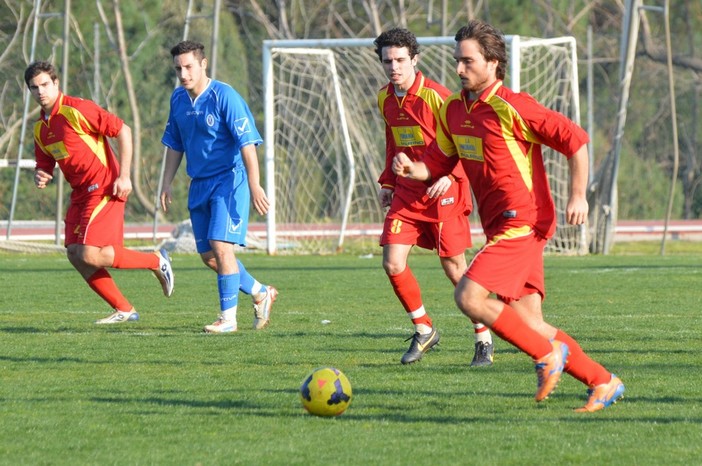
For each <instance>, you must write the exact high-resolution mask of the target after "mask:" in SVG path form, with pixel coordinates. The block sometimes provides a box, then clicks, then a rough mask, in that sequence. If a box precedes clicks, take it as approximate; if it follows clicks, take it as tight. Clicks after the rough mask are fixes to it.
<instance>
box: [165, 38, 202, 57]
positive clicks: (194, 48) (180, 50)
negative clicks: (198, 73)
mask: <svg viewBox="0 0 702 466" xmlns="http://www.w3.org/2000/svg"><path fill="white" fill-rule="evenodd" d="M190 52H192V53H193V56H194V57H195V59H196V60H197V61H199V62H200V61H202V59H203V58H205V46H204V45H202V44H201V43H199V42H195V41H193V40H184V41H182V42H178V43H177V44H176V45H175V46H174V47H173V48H172V49H171V57H173V58H175V57H177V56H178V55H183V54H184V53H190Z"/></svg>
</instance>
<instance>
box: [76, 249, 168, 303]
mask: <svg viewBox="0 0 702 466" xmlns="http://www.w3.org/2000/svg"><path fill="white" fill-rule="evenodd" d="M154 257H156V256H154ZM156 259H158V258H156ZM86 282H88V286H90V288H92V289H93V291H95V292H96V293H97V294H98V295H99V296H100V297H101V298H102V299H104V300H105V301H106V302H107V304H109V305H110V307H111V308H112V309H115V310H118V311H129V310H130V309H132V305H131V304H129V301H127V298H125V297H124V295H123V294H122V293H121V292H120V291H119V288H117V284H116V283H115V281H114V280H112V277H111V276H110V274H109V273H108V272H107V270H105V269H100V270H98V271H97V272H95V273H94V274H93V275H91V276H90V278H88V279H87V280H86Z"/></svg>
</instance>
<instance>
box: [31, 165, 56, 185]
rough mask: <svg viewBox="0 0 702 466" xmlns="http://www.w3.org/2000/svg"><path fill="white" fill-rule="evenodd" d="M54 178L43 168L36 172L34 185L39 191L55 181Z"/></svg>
mask: <svg viewBox="0 0 702 466" xmlns="http://www.w3.org/2000/svg"><path fill="white" fill-rule="evenodd" d="M53 179H54V177H53V176H52V175H51V174H50V173H47V172H45V171H44V170H42V169H41V168H39V169H37V170H35V171H34V185H35V186H36V187H37V188H39V189H44V188H46V185H47V184H49V183H50V182H51V180H53Z"/></svg>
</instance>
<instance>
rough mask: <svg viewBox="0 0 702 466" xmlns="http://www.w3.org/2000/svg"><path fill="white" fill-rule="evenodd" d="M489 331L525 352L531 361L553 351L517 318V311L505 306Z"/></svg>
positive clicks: (544, 339) (535, 332) (549, 345)
mask: <svg viewBox="0 0 702 466" xmlns="http://www.w3.org/2000/svg"><path fill="white" fill-rule="evenodd" d="M490 329H491V330H492V331H493V332H495V334H496V335H497V336H498V337H500V338H502V339H503V340H505V341H506V342H508V343H511V344H512V345H514V346H516V347H517V348H518V349H520V350H521V351H523V352H525V353H526V354H528V355H529V356H531V357H532V359H535V360H536V359H541V358H542V357H544V356H546V355H547V354H549V353H550V352H551V351H552V350H553V345H552V344H551V342H550V341H548V339H547V338H544V337H543V336H541V334H539V333H538V332H537V331H536V330H534V329H532V328H531V327H529V326H528V325H527V323H526V322H524V321H523V320H522V318H521V317H519V314H518V313H517V311H515V310H514V309H513V308H512V307H511V306H509V305H507V304H505V305H504V308H502V312H501V313H500V316H499V317H498V318H497V320H496V321H495V322H494V323H493V324H492V326H491V327H490Z"/></svg>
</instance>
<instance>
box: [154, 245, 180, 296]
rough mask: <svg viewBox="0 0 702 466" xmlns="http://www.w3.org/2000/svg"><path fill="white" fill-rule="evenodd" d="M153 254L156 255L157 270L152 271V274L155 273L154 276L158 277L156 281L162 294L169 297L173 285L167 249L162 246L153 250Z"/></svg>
mask: <svg viewBox="0 0 702 466" xmlns="http://www.w3.org/2000/svg"><path fill="white" fill-rule="evenodd" d="M154 254H156V255H157V256H158V270H154V271H153V272H154V275H156V278H158V281H159V282H160V283H161V288H163V294H164V295H165V296H166V298H170V297H171V295H172V294H173V287H174V286H175V277H174V276H173V268H172V267H171V258H170V257H168V251H166V250H165V249H163V248H161V249H160V250H158V251H154Z"/></svg>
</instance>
